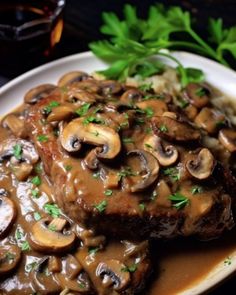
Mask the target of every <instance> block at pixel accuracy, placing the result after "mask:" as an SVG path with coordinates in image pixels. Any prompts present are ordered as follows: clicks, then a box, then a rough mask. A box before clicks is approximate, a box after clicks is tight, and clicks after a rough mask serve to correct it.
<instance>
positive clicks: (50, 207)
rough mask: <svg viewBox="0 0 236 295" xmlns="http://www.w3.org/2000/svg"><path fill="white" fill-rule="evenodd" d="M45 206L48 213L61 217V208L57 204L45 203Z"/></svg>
mask: <svg viewBox="0 0 236 295" xmlns="http://www.w3.org/2000/svg"><path fill="white" fill-rule="evenodd" d="M43 208H44V210H45V212H46V213H48V214H49V215H51V216H52V217H54V218H56V217H59V216H60V215H61V210H60V208H59V207H58V206H57V204H45V205H44V206H43Z"/></svg>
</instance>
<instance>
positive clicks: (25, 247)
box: [20, 241, 31, 251]
mask: <svg viewBox="0 0 236 295" xmlns="http://www.w3.org/2000/svg"><path fill="white" fill-rule="evenodd" d="M20 248H21V250H22V251H29V250H30V249H31V248H30V245H29V243H28V241H24V242H23V243H22V244H21V246H20Z"/></svg>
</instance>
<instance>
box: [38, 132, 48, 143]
mask: <svg viewBox="0 0 236 295" xmlns="http://www.w3.org/2000/svg"><path fill="white" fill-rule="evenodd" d="M37 140H38V141H39V142H47V141H48V137H47V136H46V135H44V134H41V135H38V136H37Z"/></svg>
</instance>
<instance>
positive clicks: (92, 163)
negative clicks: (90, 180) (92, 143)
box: [84, 148, 99, 170]
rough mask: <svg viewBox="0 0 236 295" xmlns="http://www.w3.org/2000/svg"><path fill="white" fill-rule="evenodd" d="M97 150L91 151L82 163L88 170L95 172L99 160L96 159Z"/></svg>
mask: <svg viewBox="0 0 236 295" xmlns="http://www.w3.org/2000/svg"><path fill="white" fill-rule="evenodd" d="M98 149H99V148H96V149H93V150H91V151H90V152H89V153H88V154H87V155H86V157H85V159H84V163H85V165H86V166H87V167H88V168H89V169H90V170H96V169H97V168H98V165H99V160H98V158H97V152H98Z"/></svg>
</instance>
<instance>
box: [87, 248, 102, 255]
mask: <svg viewBox="0 0 236 295" xmlns="http://www.w3.org/2000/svg"><path fill="white" fill-rule="evenodd" d="M99 250H100V248H99V247H89V250H88V253H89V254H90V255H91V254H92V255H94V254H96V253H97V252H98V251H99Z"/></svg>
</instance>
